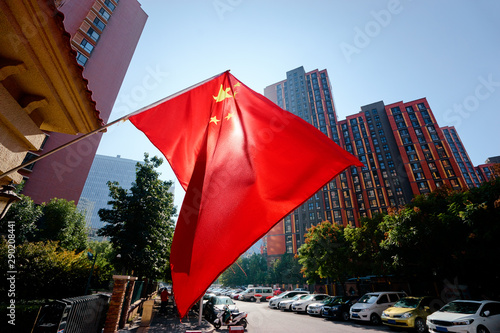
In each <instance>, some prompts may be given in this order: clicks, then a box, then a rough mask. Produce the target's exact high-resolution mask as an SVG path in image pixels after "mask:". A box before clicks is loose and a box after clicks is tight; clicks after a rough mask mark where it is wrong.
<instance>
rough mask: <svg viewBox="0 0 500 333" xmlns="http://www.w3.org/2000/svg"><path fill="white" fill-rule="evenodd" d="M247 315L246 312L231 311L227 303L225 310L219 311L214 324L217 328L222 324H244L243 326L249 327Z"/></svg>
mask: <svg viewBox="0 0 500 333" xmlns="http://www.w3.org/2000/svg"><path fill="white" fill-rule="evenodd" d="M247 316H248V314H247V313H246V312H235V313H231V311H229V309H228V307H227V305H226V306H224V311H220V312H219V313H217V316H216V317H215V320H214V321H213V323H212V324H213V325H214V327H215V329H219V328H220V327H221V326H222V325H224V326H243V328H246V327H247V324H248V322H247V319H246V318H247Z"/></svg>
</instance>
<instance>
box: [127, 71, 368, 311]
mask: <svg viewBox="0 0 500 333" xmlns="http://www.w3.org/2000/svg"><path fill="white" fill-rule="evenodd" d="M129 119H130V121H131V122H132V123H133V124H134V125H135V126H136V127H137V128H138V129H139V130H141V131H142V132H144V134H145V135H146V136H147V137H148V138H149V140H150V141H151V142H152V143H153V144H154V145H155V146H156V147H157V148H158V149H159V150H160V151H161V152H162V153H163V154H164V156H165V157H166V159H167V160H168V161H169V163H170V165H171V167H172V169H173V171H174V172H175V174H176V176H177V178H178V180H179V182H180V183H181V185H182V187H183V188H184V189H185V190H186V196H185V198H184V202H183V204H182V207H181V209H180V213H179V217H178V220H177V225H176V228H175V232H174V238H173V243H172V249H171V256H170V266H171V270H172V280H173V292H174V297H175V300H176V303H177V308H178V311H179V313H180V315H181V317H184V315H185V314H186V313H187V311H188V310H189V308H190V307H191V306H192V305H193V304H194V303H196V302H197V301H198V300H199V299H200V297H201V296H202V295H203V294H204V292H205V291H206V289H207V288H208V287H209V286H210V284H211V283H212V282H213V281H214V280H215V279H216V278H217V277H218V276H219V275H220V274H221V273H222V272H223V271H224V270H225V269H226V268H228V267H229V266H230V265H231V264H232V263H233V262H234V261H235V260H236V259H237V258H238V257H239V256H240V255H241V254H242V253H244V252H245V251H246V250H247V249H248V248H249V247H250V246H252V245H253V244H254V243H255V242H256V241H257V240H259V239H260V238H261V237H262V236H263V235H265V234H266V233H267V232H268V231H269V230H270V229H271V228H272V227H273V226H274V225H275V224H276V223H278V222H279V221H280V220H281V219H282V218H283V217H284V216H286V215H287V214H288V213H290V212H291V211H293V210H294V209H295V208H296V207H298V206H299V205H300V204H302V203H303V202H304V201H305V200H307V199H308V198H309V197H311V196H312V195H313V194H314V193H316V192H317V191H318V190H320V189H321V188H322V186H324V185H325V184H326V183H328V182H329V181H330V180H331V179H332V178H334V177H335V176H336V175H338V174H339V173H340V172H342V171H343V170H344V169H346V168H347V167H349V166H351V165H356V166H362V164H361V162H359V160H358V159H356V158H355V157H354V156H352V155H351V154H349V153H348V152H346V151H344V150H343V149H342V148H340V147H339V146H338V145H336V144H335V143H334V142H333V141H332V140H331V139H329V138H328V137H327V136H326V135H324V134H323V133H322V132H320V131H319V130H317V129H316V128H315V127H313V126H312V125H310V124H309V123H307V122H305V121H304V120H302V119H300V118H298V117H296V116H295V115H293V114H291V113H289V112H287V111H285V110H283V109H281V108H280V107H278V106H277V105H276V104H274V103H273V102H271V101H270V100H268V99H267V98H265V97H264V96H262V95H260V94H258V93H256V92H254V91H252V90H251V89H250V88H248V87H247V86H245V85H244V84H243V83H241V82H240V81H238V80H237V79H236V78H235V77H234V76H233V75H231V74H230V73H229V72H225V73H223V74H221V75H219V76H217V77H215V78H213V79H212V80H210V81H207V82H205V83H203V84H201V85H199V86H196V87H194V88H192V89H190V90H188V91H186V92H184V93H182V94H179V95H177V96H175V97H174V98H172V99H169V100H166V101H165V102H163V103H161V104H158V105H155V106H153V107H152V108H150V109H147V110H145V111H143V112H141V113H138V114H135V115H133V116H131V117H130V118H129Z"/></svg>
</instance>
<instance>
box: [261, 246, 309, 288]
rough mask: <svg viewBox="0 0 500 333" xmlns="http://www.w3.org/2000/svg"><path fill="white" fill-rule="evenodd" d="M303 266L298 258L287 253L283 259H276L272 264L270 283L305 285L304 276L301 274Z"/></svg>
mask: <svg viewBox="0 0 500 333" xmlns="http://www.w3.org/2000/svg"><path fill="white" fill-rule="evenodd" d="M301 269H302V266H301V265H300V263H299V259H298V257H295V256H293V255H292V254H289V253H285V254H284V255H282V256H281V258H279V259H276V260H275V261H274V262H273V264H272V273H271V274H270V277H271V280H270V281H269V282H270V283H278V284H303V283H304V282H305V280H306V279H305V278H304V275H303V274H302V272H301Z"/></svg>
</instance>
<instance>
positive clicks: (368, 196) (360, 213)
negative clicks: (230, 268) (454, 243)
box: [264, 67, 489, 260]
mask: <svg viewBox="0 0 500 333" xmlns="http://www.w3.org/2000/svg"><path fill="white" fill-rule="evenodd" d="M286 76H287V78H286V80H284V81H280V82H278V83H275V84H273V85H270V86H268V87H266V88H265V90H264V95H265V96H266V97H267V98H269V99H270V100H272V101H273V102H275V103H276V104H278V105H279V106H280V107H282V108H284V109H286V110H288V111H289V112H291V113H293V114H295V115H297V116H299V117H301V118H302V119H304V120H305V121H307V122H309V123H311V124H312V125H314V126H315V127H316V128H318V129H319V130H320V131H321V132H323V133H324V134H325V135H327V136H328V137H330V138H331V139H332V140H334V141H335V142H336V143H337V144H339V145H340V146H341V147H342V148H344V149H346V150H347V151H348V152H350V153H351V154H353V155H355V156H356V157H358V158H359V160H360V161H361V162H363V164H364V167H350V168H348V169H347V170H345V171H344V172H342V173H341V174H340V175H339V176H338V177H336V178H335V179H333V180H332V181H330V182H329V183H328V184H326V185H325V186H324V187H323V189H322V190H320V191H319V192H317V193H316V194H315V195H314V196H312V197H311V198H310V199H309V200H308V201H307V202H306V203H304V204H303V205H302V206H300V207H298V208H297V209H296V210H295V211H293V212H292V213H291V214H290V215H288V216H286V217H285V218H284V219H283V220H282V221H280V223H278V224H277V225H276V226H275V227H274V228H273V229H271V230H270V231H269V233H268V234H267V235H266V237H265V239H264V252H265V253H266V254H267V256H268V260H272V259H274V258H277V257H279V256H281V255H282V254H284V253H296V252H297V249H298V248H299V247H300V246H301V245H302V244H303V242H304V235H305V233H306V231H307V229H308V228H310V227H311V226H312V225H316V224H318V223H320V222H322V221H325V220H326V221H330V222H332V223H337V224H340V225H344V226H345V225H351V226H355V227H357V226H359V225H360V219H361V218H363V217H373V216H375V215H376V214H379V213H386V212H387V209H388V208H389V207H397V206H403V205H405V204H407V203H409V202H410V201H411V199H412V198H413V197H414V196H415V195H418V194H424V193H429V192H431V191H433V190H435V189H436V188H438V187H441V186H448V187H450V188H453V189H456V190H460V189H463V188H467V187H472V186H477V185H478V184H479V183H480V182H481V181H484V180H482V179H481V177H483V178H485V177H486V174H485V176H481V177H480V176H478V175H477V173H476V172H475V170H474V168H473V167H472V164H471V162H470V159H469V157H468V155H467V152H466V151H465V148H464V147H463V144H462V143H461V141H460V139H459V137H458V134H457V133H456V130H455V129H454V128H452V127H444V128H440V127H439V125H438V124H437V121H436V118H435V117H434V114H433V113H432V110H431V108H430V106H429V104H428V102H427V100H426V99H425V98H422V99H418V100H415V101H411V102H402V101H401V102H397V103H392V104H389V105H385V104H384V103H383V102H382V101H380V102H376V103H372V104H369V105H365V106H362V107H361V112H359V113H357V114H353V115H349V116H347V117H346V119H345V120H340V121H339V120H338V119H337V116H336V112H335V105H334V103H333V95H332V92H331V88H330V83H329V78H328V74H327V72H326V70H322V71H318V70H314V71H311V72H305V70H304V69H303V67H299V68H297V69H294V70H291V71H289V72H287V74H286ZM488 170H489V168H488V167H486V173H487V172H488Z"/></svg>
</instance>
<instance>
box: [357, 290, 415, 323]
mask: <svg viewBox="0 0 500 333" xmlns="http://www.w3.org/2000/svg"><path fill="white" fill-rule="evenodd" d="M405 296H406V294H405V293H404V292H395V291H379V292H374V293H367V294H364V295H363V296H362V297H361V298H360V299H359V300H358V301H357V302H356V303H355V304H353V305H352V306H351V309H350V310H349V313H350V318H351V319H354V320H363V321H369V322H370V323H371V324H372V325H380V323H381V320H380V316H381V315H382V312H383V311H384V310H385V309H387V308H389V307H391V306H393V305H394V304H395V303H396V302H397V301H399V299H400V298H402V297H405Z"/></svg>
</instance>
